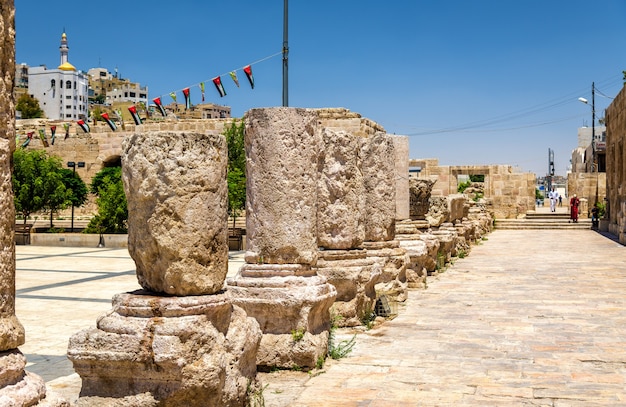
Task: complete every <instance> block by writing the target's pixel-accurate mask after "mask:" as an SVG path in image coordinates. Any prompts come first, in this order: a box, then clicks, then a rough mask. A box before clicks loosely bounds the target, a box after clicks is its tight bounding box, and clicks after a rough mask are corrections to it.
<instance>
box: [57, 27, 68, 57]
mask: <svg viewBox="0 0 626 407" xmlns="http://www.w3.org/2000/svg"><path fill="white" fill-rule="evenodd" d="M59 50H60V51H61V65H63V64H64V63H66V62H67V54H68V53H69V52H70V48H69V47H68V46H67V35H65V30H63V35H61V46H60V47H59Z"/></svg>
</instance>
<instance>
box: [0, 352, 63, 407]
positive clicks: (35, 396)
mask: <svg viewBox="0 0 626 407" xmlns="http://www.w3.org/2000/svg"><path fill="white" fill-rule="evenodd" d="M25 367H26V357H25V356H24V355H23V354H22V352H20V351H19V350H17V349H12V350H9V351H5V352H0V406H16V407H17V406H39V407H57V406H58V407H69V403H68V402H67V401H65V400H63V399H62V398H60V397H59V396H57V395H55V394H54V393H50V394H49V395H47V396H46V383H45V382H44V381H43V379H42V378H41V377H39V376H37V375H36V374H34V373H30V372H27V371H25V370H24V368H25Z"/></svg>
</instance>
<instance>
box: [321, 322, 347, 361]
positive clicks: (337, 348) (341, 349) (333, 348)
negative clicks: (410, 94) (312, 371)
mask: <svg viewBox="0 0 626 407" xmlns="http://www.w3.org/2000/svg"><path fill="white" fill-rule="evenodd" d="M341 319H342V316H341V315H335V316H333V317H332V318H331V325H330V331H329V332H328V356H330V357H331V358H332V359H335V360H337V359H341V358H344V357H346V356H347V355H348V354H349V353H350V352H352V348H353V347H354V344H355V343H356V334H355V335H354V336H352V338H350V339H349V340H345V341H341V342H339V343H338V344H336V343H335V342H336V340H337V337H336V331H337V328H338V325H337V322H338V321H340V320H341ZM318 362H319V359H318Z"/></svg>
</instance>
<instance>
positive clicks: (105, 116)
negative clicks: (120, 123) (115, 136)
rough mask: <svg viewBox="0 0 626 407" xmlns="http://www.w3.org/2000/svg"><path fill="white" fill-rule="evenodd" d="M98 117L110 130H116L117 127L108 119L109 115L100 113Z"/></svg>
mask: <svg viewBox="0 0 626 407" xmlns="http://www.w3.org/2000/svg"><path fill="white" fill-rule="evenodd" d="M100 117H102V118H103V119H104V121H105V122H107V124H108V125H109V127H110V128H111V130H113V131H115V130H117V126H116V125H115V123H113V121H112V120H111V119H110V118H109V114H108V113H102V114H101V115H100Z"/></svg>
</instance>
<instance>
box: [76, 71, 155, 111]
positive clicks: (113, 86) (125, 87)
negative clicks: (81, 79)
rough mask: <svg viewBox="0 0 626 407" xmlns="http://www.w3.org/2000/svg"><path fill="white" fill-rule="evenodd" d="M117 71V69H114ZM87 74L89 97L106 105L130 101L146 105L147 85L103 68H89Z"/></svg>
mask: <svg viewBox="0 0 626 407" xmlns="http://www.w3.org/2000/svg"><path fill="white" fill-rule="evenodd" d="M116 71H117V70H116ZM87 74H88V76H89V99H90V100H91V101H96V100H100V101H103V102H104V104H106V105H113V104H114V103H120V102H130V103H132V104H137V105H140V104H144V105H145V106H148V87H147V86H141V85H140V84H139V83H134V82H131V81H130V80H128V79H123V78H121V77H120V76H119V75H118V73H117V72H115V74H111V73H110V72H109V71H108V70H107V69H105V68H91V69H90V70H89V71H88V72H87Z"/></svg>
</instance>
